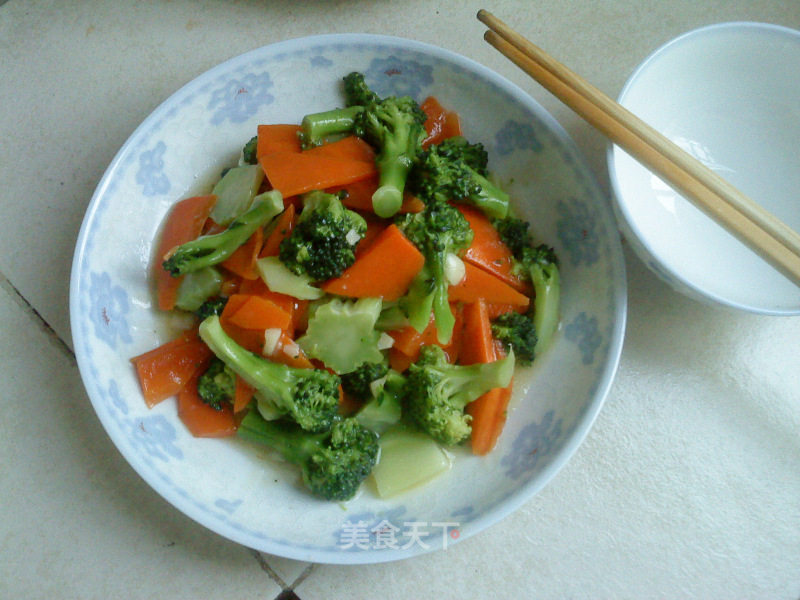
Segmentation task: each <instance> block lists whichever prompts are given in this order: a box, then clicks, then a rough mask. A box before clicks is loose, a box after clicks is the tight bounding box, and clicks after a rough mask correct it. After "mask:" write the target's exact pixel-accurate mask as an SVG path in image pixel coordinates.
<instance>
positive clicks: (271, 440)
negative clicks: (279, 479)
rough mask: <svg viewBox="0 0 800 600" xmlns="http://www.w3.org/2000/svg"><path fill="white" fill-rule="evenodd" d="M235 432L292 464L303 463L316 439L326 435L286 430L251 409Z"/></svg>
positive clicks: (314, 448) (312, 450) (313, 449)
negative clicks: (270, 449)
mask: <svg viewBox="0 0 800 600" xmlns="http://www.w3.org/2000/svg"><path fill="white" fill-rule="evenodd" d="M236 434H237V435H238V436H239V437H241V438H242V439H245V440H248V441H251V442H257V443H259V444H264V445H265V446H269V447H270V448H272V449H274V450H276V451H277V452H279V453H280V454H281V456H283V457H284V458H285V459H286V460H287V461H289V462H291V463H294V464H303V463H304V462H305V461H306V460H307V459H308V457H309V456H311V455H312V454H313V453H314V451H315V450H316V448H317V444H316V440H317V439H318V438H319V439H320V440H321V439H324V438H325V436H326V435H327V434H326V433H321V434H316V435H314V434H307V435H303V436H299V435H297V434H296V433H292V432H290V431H287V429H286V427H285V425H279V424H278V423H276V422H275V421H267V420H265V419H263V418H262V417H260V416H258V415H257V414H256V413H255V412H254V411H252V410H251V411H248V412H247V414H246V415H245V417H244V419H242V422H241V423H240V424H239V428H238V429H237V430H236Z"/></svg>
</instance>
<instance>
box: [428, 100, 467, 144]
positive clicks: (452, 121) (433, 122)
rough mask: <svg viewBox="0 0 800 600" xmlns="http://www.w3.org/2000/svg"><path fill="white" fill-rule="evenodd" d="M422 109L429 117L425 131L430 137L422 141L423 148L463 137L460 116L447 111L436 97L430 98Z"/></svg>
mask: <svg viewBox="0 0 800 600" xmlns="http://www.w3.org/2000/svg"><path fill="white" fill-rule="evenodd" d="M420 108H421V109H422V112H424V113H425V114H426V115H427V117H428V118H427V119H426V120H425V131H426V132H427V134H428V135H427V136H426V137H425V139H424V140H422V147H423V148H427V147H428V146H430V145H431V144H438V143H440V142H442V141H444V140H446V139H447V138H451V137H455V136H458V135H461V120H460V119H459V118H458V114H456V113H455V112H452V111H448V110H445V108H444V107H443V106H442V105H441V104H440V103H439V100H437V99H436V98H435V97H433V96H428V97H427V98H426V99H425V100H424V101H423V102H422V104H420Z"/></svg>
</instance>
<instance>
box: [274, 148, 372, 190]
mask: <svg viewBox="0 0 800 600" xmlns="http://www.w3.org/2000/svg"><path fill="white" fill-rule="evenodd" d="M259 162H260V163H261V167H262V168H263V169H264V173H265V174H266V176H267V179H269V182H270V184H271V185H272V187H273V188H275V189H277V190H278V191H280V192H281V194H283V196H284V197H288V196H295V195H297V194H303V193H305V192H310V191H311V190H322V189H325V188H329V187H334V186H339V185H346V184H348V183H352V182H354V181H360V180H361V179H366V178H367V177H370V176H371V175H374V174H375V173H376V172H377V168H376V166H375V163H374V162H371V163H370V162H365V161H361V160H343V159H339V158H330V157H328V156H320V155H316V154H313V153H311V152H299V153H298V152H286V151H284V152H273V153H271V154H265V155H264V156H262V157H260V158H259Z"/></svg>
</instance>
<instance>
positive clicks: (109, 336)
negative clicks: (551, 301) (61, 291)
mask: <svg viewBox="0 0 800 600" xmlns="http://www.w3.org/2000/svg"><path fill="white" fill-rule="evenodd" d="M351 70H360V71H363V72H364V73H365V74H366V77H367V81H368V83H370V84H371V85H372V86H373V87H374V88H375V89H376V90H377V91H378V92H379V93H380V94H381V95H389V94H398V95H399V94H411V95H413V96H414V97H416V98H418V99H422V98H424V97H425V96H427V95H429V94H434V95H436V96H437V97H438V98H439V99H440V100H441V102H442V103H443V104H444V105H445V106H447V107H452V108H453V109H456V110H457V111H458V112H459V113H460V114H461V116H462V118H463V122H464V128H465V133H466V135H467V136H468V137H469V138H470V139H472V140H474V141H482V142H484V143H485V144H486V146H487V149H488V150H489V152H490V155H491V162H490V166H492V167H493V169H494V170H495V172H496V173H497V174H498V175H499V176H500V178H501V179H502V181H504V182H507V187H508V189H509V191H510V192H511V193H512V195H513V197H514V198H516V201H517V205H518V207H519V210H520V212H521V213H522V215H524V216H525V217H527V218H529V219H531V220H532V221H533V223H534V230H535V232H536V234H537V236H538V237H539V238H540V239H541V240H542V241H545V242H547V243H549V244H552V245H553V246H555V248H556V250H557V252H558V253H559V255H560V258H561V261H562V272H563V275H562V278H563V327H562V329H561V331H560V332H559V333H558V334H557V337H556V339H555V341H554V344H553V346H552V347H551V348H550V351H549V352H548V353H547V354H546V355H545V356H543V357H542V358H541V360H540V361H539V362H538V364H537V365H535V366H534V367H533V368H532V369H531V370H530V372H529V373H526V374H525V375H521V376H520V378H519V380H518V384H517V387H516V389H517V392H518V393H517V397H516V398H515V400H514V407H513V409H512V411H511V414H510V416H509V419H508V424H507V428H506V430H505V432H504V434H503V436H502V438H501V440H500V442H499V445H498V447H497V448H496V450H495V451H494V452H493V453H492V454H491V455H490V456H488V457H486V458H476V457H473V456H470V455H469V454H468V452H466V451H465V452H460V451H459V452H457V454H458V455H459V456H457V458H456V460H455V464H454V466H453V468H452V469H451V470H450V471H449V472H448V473H447V474H446V475H444V476H443V477H441V478H440V479H438V480H436V481H434V482H433V483H432V484H430V485H428V486H427V487H424V488H421V489H419V490H417V491H414V492H410V493H408V494H406V495H402V496H399V497H397V498H396V499H393V500H390V501H384V500H381V499H379V498H377V497H376V496H375V495H374V494H373V493H372V492H371V491H370V490H369V489H366V490H365V491H364V492H363V493H361V495H360V496H358V497H357V498H356V499H354V500H352V501H350V502H348V503H346V504H344V505H340V504H336V503H329V502H322V501H319V500H316V499H314V498H313V497H311V496H310V495H309V494H308V493H307V492H306V491H305V490H304V489H303V487H302V485H301V484H300V483H299V482H298V476H297V473H296V472H295V470H294V469H290V468H284V466H282V465H280V464H276V463H273V462H270V461H268V460H265V458H264V456H263V452H259V451H257V450H256V449H254V448H253V447H252V446H249V445H247V444H243V443H240V442H238V441H237V440H235V439H226V440H209V439H195V438H192V437H191V436H190V435H189V434H188V433H187V431H186V430H185V428H184V427H183V426H182V424H181V422H180V421H179V420H178V418H177V415H176V407H175V404H174V402H172V401H165V402H163V403H161V404H159V405H158V406H156V407H155V408H153V409H152V410H148V409H147V408H145V405H144V402H143V400H142V397H141V394H140V391H139V388H138V385H137V382H136V379H135V377H134V372H133V369H132V368H131V365H130V363H129V358H130V357H131V356H134V355H136V354H139V353H141V352H143V351H146V350H149V349H151V348H153V347H155V346H157V345H158V344H160V343H162V342H164V341H166V340H167V339H168V338H169V336H170V334H171V331H172V330H174V328H175V323H174V322H172V321H171V320H170V317H168V316H165V315H163V314H159V313H158V312H157V311H156V310H155V308H154V306H153V297H152V293H151V287H150V284H149V282H148V277H147V272H148V265H149V264H150V261H151V252H152V248H153V239H154V237H155V235H156V233H157V231H158V228H159V224H160V222H161V220H162V218H163V217H164V215H165V213H166V212H167V211H168V210H169V208H170V206H171V205H172V204H174V203H175V202H176V201H177V200H179V199H181V198H183V197H186V196H188V195H190V194H193V193H198V192H202V191H203V190H205V189H207V186H208V184H209V183H210V182H212V181H213V180H214V179H215V178H216V177H217V176H218V174H219V172H220V169H221V168H222V167H223V166H226V165H229V164H231V163H232V162H233V161H234V160H235V159H236V157H237V156H238V153H239V151H240V149H241V146H242V144H243V143H244V142H245V141H246V140H248V139H249V138H250V137H251V136H252V135H253V134H254V132H255V130H256V125H257V124H259V123H281V122H288V123H297V122H299V120H300V119H301V118H302V116H303V115H304V114H305V113H307V112H312V111H319V110H322V109H326V108H328V107H331V106H335V105H337V104H340V103H341V96H340V91H339V83H340V79H341V77H342V76H343V75H345V74H346V73H348V72H349V71H351ZM625 305H626V294H625V279H624V266H623V259H622V253H621V249H620V245H619V239H618V235H617V230H616V225H615V223H614V220H613V214H612V211H611V208H610V206H609V203H608V202H607V200H606V198H604V197H603V195H602V194H601V193H600V192H599V191H598V188H597V186H596V184H595V181H594V180H593V178H592V175H591V174H590V172H589V171H588V169H587V168H586V166H585V164H584V161H583V159H582V157H581V155H580V154H579V152H578V151H577V149H576V148H575V146H574V145H573V144H572V142H571V141H570V140H569V139H568V138H567V136H566V134H565V133H564V131H563V130H562V129H561V128H560V127H559V126H558V124H557V123H556V122H555V121H554V120H553V119H552V118H551V117H550V116H549V115H548V114H546V113H545V112H544V110H543V109H542V108H540V107H539V106H538V105H537V104H536V103H535V102H534V101H533V100H531V98H530V97H528V96H527V95H525V94H524V93H523V92H522V91H521V90H519V89H518V88H516V87H514V86H513V85H511V84H510V83H509V82H507V81H505V80H504V79H502V78H501V77H499V76H498V75H496V74H494V73H493V72H491V71H490V70H489V69H486V68H485V67H482V66H480V65H478V64H476V63H474V62H472V61H470V60H468V59H466V58H464V57H461V56H458V55H456V54H453V53H451V52H448V51H445V50H442V49H439V48H435V47H432V46H428V45H425V44H421V43H417V42H412V41H409V40H403V39H397V38H391V37H385V36H374V35H357V34H353V35H330V36H319V37H310V38H303V39H296V40H290V41H286V42H281V43H277V44H274V45H271V46H267V47H264V48H260V49H258V50H254V51H253V52H250V53H248V54H244V55H242V56H239V57H237V58H234V59H231V60H229V61H227V62H225V63H223V64H221V65H219V66H217V67H215V68H213V69H211V70H210V71H208V72H207V73H205V74H203V75H201V76H200V77H198V78H197V79H195V80H194V81H192V82H190V83H189V84H187V85H186V86H184V87H183V88H182V89H180V90H179V91H177V92H176V93H175V94H174V95H173V96H171V97H170V98H169V99H168V100H166V101H165V102H164V103H163V104H162V105H161V106H160V107H158V108H157V109H156V110H155V111H154V112H153V114H152V115H150V116H149V117H148V118H147V119H146V120H145V121H144V122H143V123H142V125H141V126H140V127H139V128H138V129H137V130H136V131H135V132H134V133H133V135H132V136H131V137H130V139H129V140H128V141H127V142H126V144H125V145H124V146H123V148H122V149H121V150H120V152H119V153H118V155H117V156H116V157H115V159H114V161H113V162H112V163H111V165H110V166H109V168H108V171H107V172H106V174H105V175H104V177H103V179H102V181H101V182H100V184H99V186H98V188H97V190H96V192H95V195H94V197H93V199H92V201H91V204H90V206H89V209H88V211H87V213H86V217H85V220H84V223H83V226H82V229H81V233H80V237H79V240H78V243H77V247H76V251H75V259H74V263H73V271H72V280H71V296H70V312H71V318H72V332H73V338H74V345H75V352H76V355H77V358H78V364H79V366H80V371H81V375H82V377H83V380H84V383H85V385H86V389H87V392H88V394H89V397H90V399H91V401H92V403H93V405H94V408H95V410H96V412H97V415H98V417H99V418H100V420H101V421H102V424H103V426H104V427H105V428H106V430H107V431H108V434H109V436H110V437H111V439H112V440H113V441H114V443H115V444H116V445H117V447H118V448H119V450H120V452H121V453H122V454H123V455H124V456H125V458H126V459H127V460H128V462H129V463H130V464H131V466H132V467H133V468H134V469H135V470H136V471H137V472H138V473H139V474H140V475H141V476H142V477H143V478H144V479H145V480H146V481H147V482H148V483H149V484H150V485H151V486H152V487H153V488H154V489H155V490H156V491H157V492H158V493H159V494H161V495H162V496H163V497H164V498H166V499H167V500H168V501H169V502H171V503H172V504H173V505H174V506H175V507H177V508H178V509H179V510H181V511H183V512H184V513H185V514H187V515H189V516H190V517H192V518H193V519H195V520H196V521H198V522H199V523H201V524H203V525H205V526H206V527H208V528H210V529H212V530H214V531H216V532H218V533H219V534H221V535H223V536H226V537H228V538H230V539H232V540H235V541H237V542H240V543H241V544H244V545H246V546H249V547H252V548H257V549H259V550H262V551H264V552H268V553H271V554H276V555H282V556H286V557H290V558H296V559H301V560H307V561H314V562H328V563H368V562H378V561H388V560H394V559H399V558H403V557H408V556H412V555H415V554H418V553H420V552H424V551H427V550H434V549H441V548H443V547H446V545H448V544H452V543H453V542H454V541H456V540H457V539H464V538H466V537H468V536H469V535H471V534H474V533H476V532H478V531H480V530H481V529H483V528H485V527H487V526H488V525H490V524H492V523H494V522H495V521H497V520H498V519H500V518H501V517H503V516H505V515H507V514H509V513H510V512H511V511H513V510H514V509H515V508H517V507H518V506H520V505H521V504H522V503H523V502H525V501H526V500H527V499H529V498H530V497H531V495H532V494H534V493H535V492H536V491H537V490H539V489H541V488H542V486H544V485H545V483H546V482H547V481H548V480H549V479H550V478H551V477H552V476H553V475H554V474H555V472H556V471H557V470H558V469H559V468H560V467H561V466H563V465H564V464H565V463H566V461H567V460H568V458H569V457H570V455H571V454H572V453H573V452H574V451H575V449H576V448H577V447H578V445H579V444H580V442H581V440H582V439H583V438H584V436H585V435H586V433H587V431H588V430H589V427H590V426H591V423H592V422H593V420H594V418H595V416H596V415H597V413H598V411H599V410H600V407H601V405H602V403H603V399H604V397H605V395H606V392H607V390H608V388H609V386H610V384H611V380H612V377H613V375H614V372H615V369H616V366H617V361H618V357H619V353H620V349H621V345H622V337H623V329H624V321H625ZM412 523H417V525H412ZM378 525H381V526H382V527H384V530H383V534H382V535H381V536H378V535H377V532H376V531H374V528H375V527H376V526H378ZM392 528H395V529H394V530H393V529H392ZM414 529H416V530H418V533H419V534H420V535H421V542H418V541H415V540H414V537H413V535H411V534H412V532H413V530H414ZM387 532H388V533H390V534H392V539H389V540H387V538H386V534H387Z"/></svg>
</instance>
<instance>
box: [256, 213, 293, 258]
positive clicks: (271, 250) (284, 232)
mask: <svg viewBox="0 0 800 600" xmlns="http://www.w3.org/2000/svg"><path fill="white" fill-rule="evenodd" d="M294 217H295V207H294V204H288V205H287V206H286V209H285V210H284V211H283V212H282V213H281V216H280V217H278V219H277V221H275V227H274V228H273V229H272V231H271V232H270V234H269V235H268V236H267V239H266V240H264V244H263V245H262V246H261V252H259V255H258V256H259V258H263V257H264V256H278V253H279V251H280V246H281V242H282V241H283V240H285V239H286V238H287V237H289V234H291V233H292V229H293V228H294V223H295V218H294Z"/></svg>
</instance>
